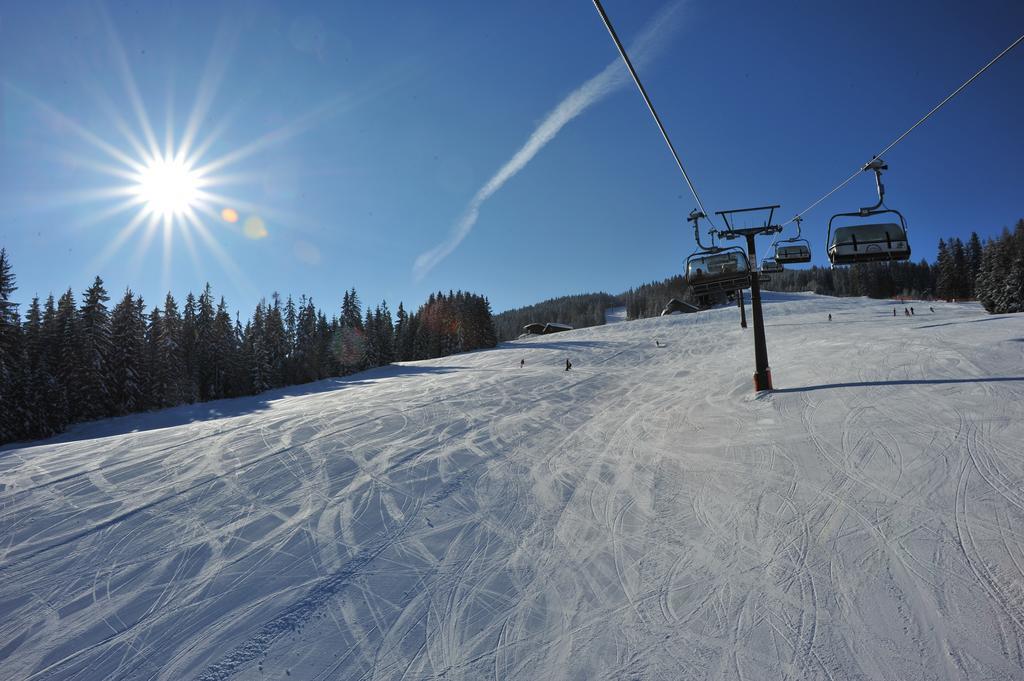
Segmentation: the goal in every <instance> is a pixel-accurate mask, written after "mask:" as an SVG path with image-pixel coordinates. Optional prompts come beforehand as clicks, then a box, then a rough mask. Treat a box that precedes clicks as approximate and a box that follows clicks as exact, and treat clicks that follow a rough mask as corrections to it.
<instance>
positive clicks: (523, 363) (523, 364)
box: [519, 359, 526, 369]
mask: <svg viewBox="0 0 1024 681" xmlns="http://www.w3.org/2000/svg"><path fill="white" fill-rule="evenodd" d="M524 366H526V360H525V359H521V360H519V368H520V369H522V368H523V367H524Z"/></svg>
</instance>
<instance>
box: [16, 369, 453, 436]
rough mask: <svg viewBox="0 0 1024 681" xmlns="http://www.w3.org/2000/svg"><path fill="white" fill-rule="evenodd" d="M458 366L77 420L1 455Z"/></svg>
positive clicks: (385, 372)
mask: <svg viewBox="0 0 1024 681" xmlns="http://www.w3.org/2000/svg"><path fill="white" fill-rule="evenodd" d="M463 368H465V367H460V366H452V365H448V366H424V365H420V364H390V365H388V366H383V367H377V368H375V369H368V370H366V371H363V372H360V373H358V374H352V375H350V376H344V377H340V378H325V379H323V380H320V381H314V382H312V383H303V384H300V385H290V386H286V387H283V388H273V389H271V390H267V391H266V392H262V393H260V394H258V395H249V396H245V397H232V398H228V399H223V400H211V401H209V402H195V403H193V404H182V405H178V406H176V407H168V408H166V409H161V410H159V411H150V412H142V413H139V414H129V415H127V416H116V417H112V418H106V419H100V420H97V421H87V422H83V423H76V424H74V425H72V426H70V427H69V428H68V429H67V430H66V431H65V432H63V433H61V434H60V435H55V436H53V437H51V438H46V439H43V440H32V441H28V442H12V443H9V444H6V445H4V446H3V447H0V456H4V455H5V454H9V453H10V452H11V451H14V450H28V449H31V448H32V447H35V446H39V445H43V444H47V445H49V444H58V443H68V442H79V441H81V440H92V439H98V438H106V437H116V436H118V435H128V434H130V433H141V432H145V431H149V430H158V429H160V428H173V427H175V426H183V425H187V424H190V423H202V422H204V421H215V420H217V419H229V418H234V417H237V416H246V415H249V414H256V413H259V412H262V411H267V410H269V409H270V408H271V403H272V402H275V401H277V400H281V399H284V398H287V397H304V396H307V395H318V394H321V393H329V392H334V391H339V390H345V389H347V388H354V387H358V386H361V385H367V384H370V383H373V382H376V381H379V380H381V379H385V378H395V377H399V376H409V375H414V374H447V373H451V372H453V371H456V370H459V369H463Z"/></svg>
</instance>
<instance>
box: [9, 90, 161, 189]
mask: <svg viewBox="0 0 1024 681" xmlns="http://www.w3.org/2000/svg"><path fill="white" fill-rule="evenodd" d="M5 85H6V86H7V88H8V89H10V90H11V91H12V92H14V93H15V94H16V95H18V96H19V97H21V98H23V99H25V100H26V101H28V102H29V103H30V104H32V105H33V106H35V107H36V108H38V109H39V110H40V111H42V112H43V113H44V114H45V115H47V116H50V117H51V118H52V119H54V121H56V123H57V124H58V125H61V126H64V127H66V128H67V129H68V130H70V131H72V132H73V133H75V135H77V136H78V137H79V138H81V139H82V140H83V141H85V142H88V143H89V144H91V145H93V146H94V147H96V148H97V149H99V150H100V151H102V152H104V153H105V154H107V155H108V156H110V157H111V158H113V159H114V160H115V161H120V162H121V163H123V164H125V165H126V166H128V167H130V168H135V169H138V170H141V169H142V168H143V167H144V166H143V164H142V163H141V162H139V161H136V160H135V159H133V158H132V157H131V156H129V155H128V154H126V153H124V152H123V151H121V150H120V149H118V148H117V147H115V146H114V145H112V144H110V143H109V142H106V141H104V140H103V139H101V138H100V137H99V136H97V135H95V134H94V133H92V132H90V131H88V130H86V129H85V128H84V127H82V126H81V125H79V124H78V123H77V122H76V121H75V120H74V119H72V118H70V117H69V116H65V115H64V114H62V113H61V112H60V111H58V110H57V109H54V108H53V107H52V106H50V105H49V104H47V103H46V102H44V101H42V100H41V99H38V98H36V97H35V96H33V95H31V94H29V93H28V92H25V91H24V90H21V89H20V88H18V87H16V86H14V85H12V84H11V83H10V82H5Z"/></svg>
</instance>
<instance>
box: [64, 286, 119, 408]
mask: <svg viewBox="0 0 1024 681" xmlns="http://www.w3.org/2000/svg"><path fill="white" fill-rule="evenodd" d="M108 300H110V296H108V295H107V290H106V289H105V288H104V287H103V280H102V279H100V278H99V277H96V279H95V280H94V281H93V284H92V286H90V287H89V288H88V289H86V291H85V293H84V294H83V298H82V307H81V310H80V311H79V331H78V342H79V346H78V350H79V351H78V366H77V371H76V375H75V379H74V380H75V381H76V383H77V384H78V385H77V388H78V390H79V391H80V394H79V395H78V399H79V401H78V403H77V405H75V407H76V409H75V411H76V413H77V414H78V415H79V418H81V419H82V420H91V419H97V418H103V417H105V416H109V415H110V414H112V413H113V411H114V409H113V402H112V399H111V395H110V390H109V387H108V381H109V373H110V364H109V362H110V350H111V340H110V312H109V311H108V310H107V306H106V302H107V301H108Z"/></svg>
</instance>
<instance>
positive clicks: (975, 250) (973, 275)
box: [967, 232, 981, 298]
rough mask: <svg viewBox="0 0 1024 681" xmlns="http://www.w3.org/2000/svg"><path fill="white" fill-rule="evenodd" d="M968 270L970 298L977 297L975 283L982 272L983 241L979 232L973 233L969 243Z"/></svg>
mask: <svg viewBox="0 0 1024 681" xmlns="http://www.w3.org/2000/svg"><path fill="white" fill-rule="evenodd" d="M967 269H968V279H969V280H970V281H969V285H970V294H969V295H970V297H971V298H975V297H977V296H976V294H975V281H976V280H977V278H978V272H980V271H981V239H980V238H978V233H977V232H971V238H970V240H969V241H968V242H967Z"/></svg>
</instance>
